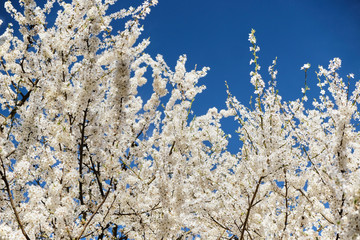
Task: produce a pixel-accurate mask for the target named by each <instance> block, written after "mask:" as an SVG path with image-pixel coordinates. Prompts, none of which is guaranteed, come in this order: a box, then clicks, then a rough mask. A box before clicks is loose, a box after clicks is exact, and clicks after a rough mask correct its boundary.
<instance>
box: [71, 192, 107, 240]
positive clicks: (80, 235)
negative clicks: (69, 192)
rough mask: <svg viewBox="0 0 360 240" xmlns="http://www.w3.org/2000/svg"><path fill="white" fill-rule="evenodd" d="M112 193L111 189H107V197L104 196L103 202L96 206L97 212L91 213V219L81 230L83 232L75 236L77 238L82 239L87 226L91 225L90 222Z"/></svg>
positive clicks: (76, 239)
mask: <svg viewBox="0 0 360 240" xmlns="http://www.w3.org/2000/svg"><path fill="white" fill-rule="evenodd" d="M109 194H110V189H108V190H107V192H106V194H105V197H104V198H103V200H102V201H101V203H100V204H99V206H98V207H97V208H96V210H95V212H94V213H93V214H92V215H91V217H90V218H89V220H88V221H87V222H86V223H85V226H84V228H83V230H82V231H81V233H80V234H79V236H78V237H76V238H75V240H80V239H81V237H82V235H83V234H84V232H85V230H86V228H87V227H88V226H89V224H90V222H91V221H92V220H93V218H94V216H95V215H96V214H97V213H98V212H99V210H100V208H101V206H102V205H103V204H104V203H105V201H106V199H107V197H108V196H109Z"/></svg>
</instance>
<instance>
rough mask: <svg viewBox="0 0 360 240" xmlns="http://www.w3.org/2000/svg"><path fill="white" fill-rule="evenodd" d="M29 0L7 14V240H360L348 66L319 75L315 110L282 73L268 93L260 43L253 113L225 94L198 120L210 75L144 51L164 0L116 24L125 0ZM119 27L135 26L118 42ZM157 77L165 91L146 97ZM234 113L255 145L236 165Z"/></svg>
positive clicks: (2, 152)
mask: <svg viewBox="0 0 360 240" xmlns="http://www.w3.org/2000/svg"><path fill="white" fill-rule="evenodd" d="M20 3H21V4H22V6H23V8H24V11H23V12H19V11H18V10H17V9H15V8H14V7H13V6H12V4H11V2H10V1H7V2H6V3H5V7H6V9H7V11H8V12H9V13H10V14H12V16H13V18H14V19H15V20H16V21H17V22H18V24H19V26H20V29H19V31H20V34H16V33H15V32H14V30H13V28H12V26H11V25H9V27H8V28H7V30H6V32H5V33H4V34H3V35H2V36H1V39H0V44H1V46H0V63H1V68H0V74H1V81H0V84H1V85H0V104H1V108H2V112H1V113H2V114H1V116H0V119H1V122H0V123H1V125H0V141H1V144H0V178H1V179H0V189H1V191H0V236H1V237H3V238H5V239H27V240H28V239H77V240H80V239H194V238H201V239H289V238H295V239H298V238H304V239H309V238H314V239H315V238H324V239H356V238H358V237H359V236H360V226H359V222H360V220H359V207H360V205H359V198H360V189H359V187H358V186H359V185H360V175H359V172H358V169H359V161H360V157H359V156H360V145H359V142H360V139H359V133H358V130H357V129H356V127H355V125H354V123H355V122H357V121H358V120H359V113H358V111H357V104H358V102H359V99H358V96H359V93H360V83H359V82H358V83H357V84H356V86H355V90H354V91H353V92H352V93H351V92H350V91H349V85H348V84H347V83H346V82H345V80H343V79H342V78H340V77H339V75H338V74H337V73H336V70H337V69H338V68H339V67H340V64H341V62H340V60H339V59H334V60H333V61H331V62H330V65H329V69H328V70H325V69H324V68H322V67H320V69H319V72H318V73H317V75H318V78H319V84H318V85H319V87H320V90H321V91H320V96H319V98H318V99H316V100H314V101H313V107H312V108H308V109H307V108H306V106H307V105H306V101H307V98H306V91H307V90H308V88H307V87H305V89H303V93H304V95H303V98H302V99H299V100H295V101H291V102H284V101H282V98H281V96H280V95H279V93H278V92H277V90H276V73H277V71H276V69H275V65H276V61H274V65H273V66H271V67H270V68H269V73H270V79H271V80H270V81H269V83H265V82H264V80H263V79H262V76H261V75H260V73H259V70H260V65H259V63H258V56H257V52H258V51H259V47H258V46H257V45H256V39H255V35H254V31H253V32H252V33H251V34H250V37H249V40H250V42H251V44H252V47H251V51H252V52H253V56H254V58H253V59H252V60H251V64H254V65H255V70H254V72H251V74H250V75H251V83H252V84H253V85H254V88H255V92H254V94H255V96H256V101H255V103H254V106H253V108H251V109H249V108H247V107H246V106H244V105H242V104H240V103H239V102H238V101H237V100H236V98H235V97H233V96H232V95H231V93H230V90H228V99H227V109H224V110H221V111H218V110H217V109H215V108H212V109H209V110H208V112H207V114H205V115H203V116H197V117H194V116H193V115H192V113H191V105H192V102H193V101H194V99H195V96H196V95H197V94H199V93H201V92H202V91H203V90H204V86H199V85H198V80H199V79H200V78H201V77H204V76H205V75H206V71H207V70H208V69H207V68H203V69H201V70H196V69H194V70H191V71H187V70H186V69H185V62H186V56H181V57H180V58H179V60H178V62H177V65H176V67H175V70H174V71H173V70H171V69H170V68H169V67H168V66H167V64H166V63H165V61H164V60H163V58H162V57H161V56H160V55H158V56H156V58H155V59H154V58H152V57H151V56H150V55H148V54H146V53H145V49H146V47H147V45H148V44H149V41H148V40H140V39H139V36H140V33H141V31H142V27H141V26H140V24H139V22H140V21H141V20H142V19H144V17H145V16H146V15H147V14H148V13H149V12H150V8H151V7H152V6H153V5H155V4H156V3H157V1H156V0H146V1H145V2H144V3H143V4H142V5H141V6H139V7H136V8H132V7H131V8H129V9H126V10H120V11H118V12H115V13H112V14H108V13H107V10H108V8H109V6H111V5H113V4H115V1H114V0H73V1H72V2H71V1H62V0H58V1H55V0H49V1H47V3H46V4H45V5H44V7H43V8H40V7H39V6H37V4H36V1H34V0H23V1H20ZM54 4H56V6H54ZM53 8H59V9H60V10H59V11H58V12H57V16H56V20H55V23H54V24H53V25H52V26H49V25H48V23H47V20H46V18H47V16H48V14H49V13H50V11H51V10H52V9H53ZM114 21H117V22H121V21H122V22H123V23H124V24H125V25H124V26H125V27H124V29H123V30H121V31H119V32H118V33H114V32H113V30H112V24H113V22H114ZM19 35H20V36H21V37H19ZM309 68H310V65H309V64H306V65H304V67H303V70H304V71H305V76H306V74H307V71H309ZM352 77H353V75H349V79H350V78H352ZM148 79H151V81H150V84H152V87H151V88H152V95H151V97H150V98H149V99H143V98H142V96H140V95H139V94H138V89H139V88H140V87H142V86H143V85H145V84H146V83H147V82H148ZM231 116H233V117H235V120H236V121H237V122H238V123H239V129H238V134H239V137H240V140H241V141H242V147H241V149H240V150H239V152H238V153H236V154H232V153H230V152H229V151H228V150H227V149H226V146H227V141H228V136H227V135H225V133H224V132H223V131H222V130H221V125H220V120H221V118H223V117H231Z"/></svg>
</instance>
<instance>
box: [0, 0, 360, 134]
mask: <svg viewBox="0 0 360 240" xmlns="http://www.w3.org/2000/svg"><path fill="white" fill-rule="evenodd" d="M13 2H15V1H14V0H13ZM38 2H39V3H40V4H41V5H42V3H43V2H44V0H41V1H38ZM140 3H141V0H119V3H118V6H120V5H121V6H124V7H125V6H130V5H133V6H135V5H138V4H140ZM0 17H1V18H2V19H3V20H4V24H3V26H2V27H1V28H0V32H3V31H4V27H5V26H6V25H7V24H6V22H7V21H8V20H9V19H10V18H9V17H8V15H7V14H6V13H4V11H3V9H1V11H0ZM143 24H144V28H145V31H144V34H143V37H145V38H147V37H150V41H151V44H150V46H149V48H148V49H147V52H148V53H150V54H151V55H152V56H155V55H156V54H157V53H160V54H162V55H163V56H164V58H165V60H166V62H167V63H168V64H169V65H170V66H172V67H174V66H175V64H176V60H177V59H178V56H179V55H181V54H187V56H188V64H187V67H188V69H189V70H191V69H192V68H193V67H194V66H195V64H197V65H198V67H203V66H209V67H210V68H211V70H210V72H209V74H208V76H207V77H206V78H204V79H202V81H201V82H200V83H203V84H206V86H207V90H206V91H205V92H204V93H202V94H201V95H200V96H198V97H197V99H196V102H195V104H194V110H195V112H196V113H197V114H202V113H205V111H206V109H208V108H209V107H213V106H215V107H218V108H224V107H225V104H224V103H225V100H226V93H225V85H224V82H225V81H227V82H228V83H229V85H230V88H231V91H232V93H233V94H234V95H236V96H237V97H238V99H239V100H240V101H241V102H243V103H244V104H248V102H249V98H250V95H251V94H252V86H251V85H250V83H249V79H250V76H249V72H250V71H251V70H252V69H253V66H249V61H250V58H251V54H250V52H249V46H250V43H249V42H248V34H249V32H250V30H251V28H254V29H255V30H256V36H257V40H258V45H259V46H260V47H261V51H260V53H259V56H260V65H261V66H262V71H261V74H262V75H263V78H264V79H265V80H266V81H267V80H268V79H269V78H268V74H267V68H268V66H269V65H270V64H271V62H272V60H273V59H274V58H275V57H277V58H278V64H277V69H278V71H279V74H278V79H277V80H278V88H279V91H280V94H281V95H282V96H283V97H284V99H285V100H291V99H295V98H298V97H300V96H301V92H300V88H301V87H303V84H304V73H303V72H302V71H300V67H301V66H302V65H303V64H305V63H308V62H309V63H311V65H312V66H311V68H310V75H309V79H308V80H309V81H310V83H309V85H310V88H311V91H310V94H313V95H316V94H317V93H318V91H317V89H316V87H315V85H316V83H317V80H316V77H315V74H314V71H315V70H317V66H318V65H323V66H327V65H328V62H329V60H330V59H332V58H334V57H339V58H341V59H342V61H343V67H342V73H343V76H344V77H345V76H346V74H348V73H354V74H355V79H359V78H360V1H359V0H218V1H215V0H159V4H158V5H157V6H156V7H155V8H153V9H152V12H151V14H150V15H149V16H148V17H147V18H146V20H145V21H143ZM145 91H146V89H144V90H143V92H144V93H145ZM140 92H141V91H140ZM145 94H146V93H145ZM310 96H311V95H310ZM310 99H311V98H310ZM231 121H232V120H231ZM224 125H226V126H225V129H229V131H230V129H231V128H232V127H231V124H230V121H225V122H224ZM228 126H229V128H228ZM233 135H235V134H233ZM235 138H236V137H235V136H234V139H235Z"/></svg>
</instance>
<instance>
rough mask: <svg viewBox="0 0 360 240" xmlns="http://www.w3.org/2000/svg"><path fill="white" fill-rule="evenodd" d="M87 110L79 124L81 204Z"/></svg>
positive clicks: (82, 202) (81, 198) (82, 200)
mask: <svg viewBox="0 0 360 240" xmlns="http://www.w3.org/2000/svg"><path fill="white" fill-rule="evenodd" d="M89 102H90V100H89V101H88V106H89ZM87 112H88V108H87V107H86V109H85V111H84V118H83V122H82V123H81V124H80V132H81V137H80V145H79V175H80V180H79V200H80V203H81V205H84V199H83V197H84V196H83V182H82V180H83V172H82V170H83V158H84V147H85V125H86V115H87Z"/></svg>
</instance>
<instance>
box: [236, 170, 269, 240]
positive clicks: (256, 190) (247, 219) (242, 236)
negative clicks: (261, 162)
mask: <svg viewBox="0 0 360 240" xmlns="http://www.w3.org/2000/svg"><path fill="white" fill-rule="evenodd" d="M263 178H264V177H263V176H261V177H260V179H259V181H258V183H257V185H256V189H255V192H254V194H253V196H252V199H251V202H250V204H249V207H248V210H247V212H246V217H245V221H244V224H243V226H242V230H241V235H240V240H243V239H244V235H245V230H246V225H247V223H248V221H249V217H250V211H251V208H252V207H253V206H254V205H253V204H254V201H255V199H256V195H257V192H258V191H259V187H260V184H261V181H262V180H263Z"/></svg>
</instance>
